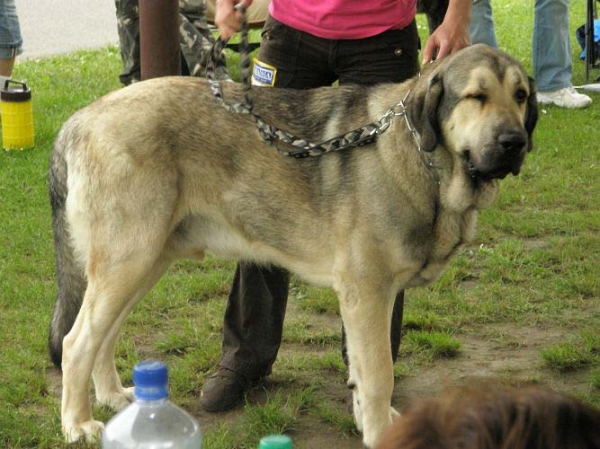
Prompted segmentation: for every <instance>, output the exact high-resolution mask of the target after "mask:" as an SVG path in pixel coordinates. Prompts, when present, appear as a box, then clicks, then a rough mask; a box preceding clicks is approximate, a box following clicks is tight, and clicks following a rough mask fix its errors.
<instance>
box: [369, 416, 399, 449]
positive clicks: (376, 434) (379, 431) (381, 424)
mask: <svg viewBox="0 0 600 449" xmlns="http://www.w3.org/2000/svg"><path fill="white" fill-rule="evenodd" d="M399 417H400V413H399V412H398V411H397V410H396V409H395V408H394V407H390V408H389V414H388V420H387V423H386V422H385V418H384V419H383V420H377V421H376V422H375V423H373V424H372V425H370V426H365V430H364V431H363V444H364V445H365V446H366V447H369V448H373V447H376V446H377V443H378V442H379V440H380V439H381V437H383V435H384V434H385V433H386V432H387V430H388V429H389V427H390V426H391V425H392V423H393V422H394V421H395V420H396V419H398V418H399Z"/></svg>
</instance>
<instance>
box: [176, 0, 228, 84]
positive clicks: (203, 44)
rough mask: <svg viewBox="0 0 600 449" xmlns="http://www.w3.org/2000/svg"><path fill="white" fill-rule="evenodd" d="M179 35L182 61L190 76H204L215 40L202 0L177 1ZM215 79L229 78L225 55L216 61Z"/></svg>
mask: <svg viewBox="0 0 600 449" xmlns="http://www.w3.org/2000/svg"><path fill="white" fill-rule="evenodd" d="M179 13H180V18H181V21H180V24H179V36H180V44H181V54H182V56H183V62H184V64H185V65H186V66H187V68H188V71H189V74H190V75H191V76H205V75H206V66H207V63H208V60H209V58H210V54H211V51H212V46H213V44H214V42H215V40H214V38H213V35H212V33H211V32H210V30H209V29H208V22H207V21H206V2H205V1H204V0H185V1H180V2H179ZM215 75H216V79H217V80H221V81H223V80H229V79H230V77H229V74H228V72H227V64H226V63H225V57H223V58H222V59H221V60H219V61H218V62H217V67H216V69H215Z"/></svg>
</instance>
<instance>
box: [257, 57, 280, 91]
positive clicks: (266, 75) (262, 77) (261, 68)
mask: <svg viewBox="0 0 600 449" xmlns="http://www.w3.org/2000/svg"><path fill="white" fill-rule="evenodd" d="M276 76H277V69H276V68H275V67H273V66H271V65H269V64H265V63H264V62H261V61H259V60H258V59H256V58H254V70H253V71H252V85H253V86H268V87H273V86H274V85H275V77H276Z"/></svg>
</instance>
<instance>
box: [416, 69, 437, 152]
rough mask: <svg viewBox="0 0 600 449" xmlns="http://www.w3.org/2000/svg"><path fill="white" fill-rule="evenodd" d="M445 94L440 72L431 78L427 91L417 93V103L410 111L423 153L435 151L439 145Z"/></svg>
mask: <svg viewBox="0 0 600 449" xmlns="http://www.w3.org/2000/svg"><path fill="white" fill-rule="evenodd" d="M443 93H444V85H443V83H442V75H441V74H440V73H439V72H438V73H436V74H434V75H433V76H431V77H430V78H429V80H428V82H427V86H426V89H423V90H421V91H417V92H416V94H417V95H416V97H417V98H416V101H414V102H413V103H412V105H411V108H410V110H409V114H410V118H411V122H412V123H413V125H414V127H415V128H416V130H417V131H418V133H419V135H420V137H421V149H422V150H423V151H433V150H435V148H436V147H437V145H438V141H439V133H440V124H439V121H438V107H439V105H440V101H441V99H442V95H443Z"/></svg>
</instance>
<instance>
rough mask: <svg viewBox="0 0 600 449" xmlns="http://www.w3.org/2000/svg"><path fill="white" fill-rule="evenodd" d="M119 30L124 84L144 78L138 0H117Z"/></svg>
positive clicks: (120, 75)
mask: <svg viewBox="0 0 600 449" xmlns="http://www.w3.org/2000/svg"><path fill="white" fill-rule="evenodd" d="M115 6H116V9H117V31H118V33H119V49H120V51H121V60H122V61H123V69H122V70H121V73H120V74H119V80H120V81H121V83H123V84H124V85H126V86H127V85H129V84H131V83H135V82H137V81H140V80H141V79H142V75H141V69H140V27H139V23H140V9H139V4H138V0H115Z"/></svg>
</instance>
